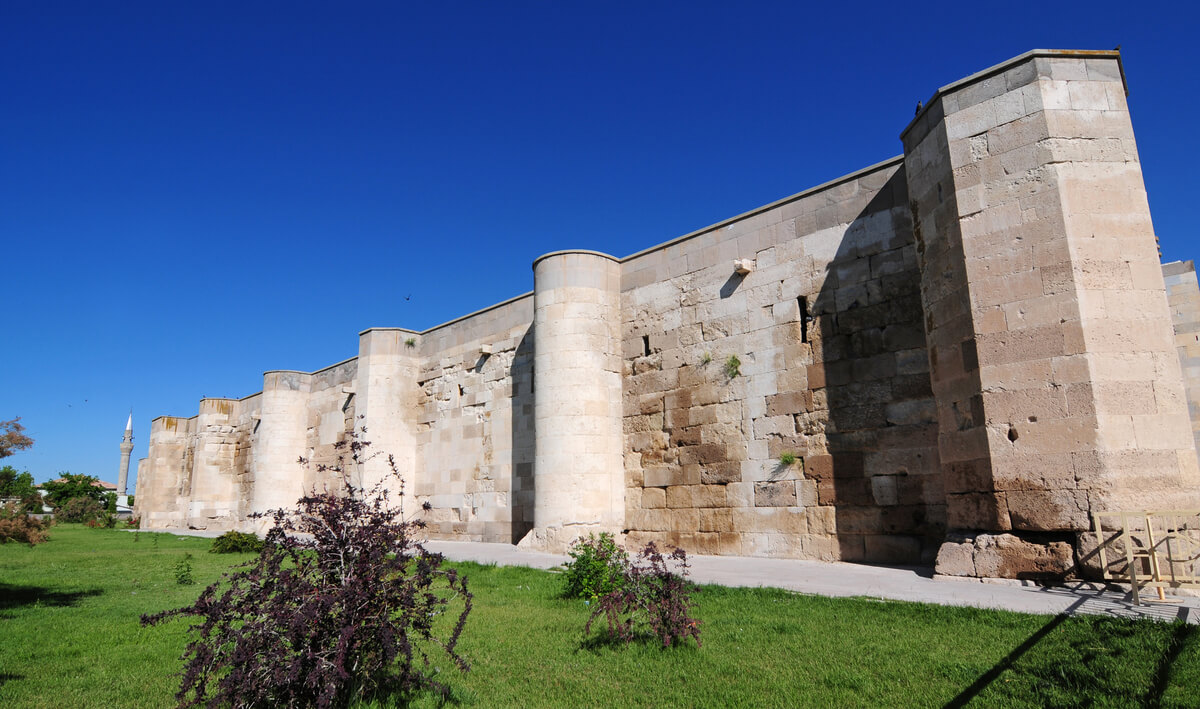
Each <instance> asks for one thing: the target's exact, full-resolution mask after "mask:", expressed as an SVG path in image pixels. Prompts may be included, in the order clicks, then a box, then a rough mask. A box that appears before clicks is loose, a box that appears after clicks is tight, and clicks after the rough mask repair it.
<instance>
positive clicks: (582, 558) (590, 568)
mask: <svg viewBox="0 0 1200 709" xmlns="http://www.w3.org/2000/svg"><path fill="white" fill-rule="evenodd" d="M567 555H568V556H570V557H571V560H570V561H568V562H567V563H566V565H565V568H566V573H564V574H563V597H564V598H583V599H587V600H594V599H596V598H598V597H600V596H603V595H605V594H607V593H612V592H613V591H615V590H617V589H619V588H620V587H621V586H622V584H623V583H624V581H625V567H626V566H627V565H628V563H629V556H628V555H627V554H626V553H625V550H624V549H622V548H621V547H619V546H617V542H616V540H614V539H613V536H612V535H611V534H609V533H608V532H601V533H600V534H598V535H597V534H589V535H587V537H580V538H579V539H576V540H575V541H574V542H572V543H571V547H570V548H569V549H567Z"/></svg>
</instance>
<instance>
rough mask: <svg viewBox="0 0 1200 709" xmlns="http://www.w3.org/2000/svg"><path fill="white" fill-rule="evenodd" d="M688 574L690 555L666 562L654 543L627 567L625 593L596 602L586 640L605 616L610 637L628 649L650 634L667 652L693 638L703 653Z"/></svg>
mask: <svg viewBox="0 0 1200 709" xmlns="http://www.w3.org/2000/svg"><path fill="white" fill-rule="evenodd" d="M672 567H673V568H672ZM687 570H688V563H687V553H686V552H685V551H684V550H682V549H676V550H675V551H673V552H671V553H670V554H669V555H665V556H664V555H663V553H662V552H661V551H659V549H658V547H657V546H656V545H655V544H654V542H650V543H649V544H647V545H646V548H645V549H643V550H642V551H641V552H640V553H639V554H638V556H637V560H636V561H635V562H634V563H632V564H629V565H628V566H627V567H626V569H625V580H624V583H622V585H621V587H620V588H618V589H616V590H613V591H611V592H609V593H607V594H605V595H604V596H602V597H601V598H600V599H599V600H598V601H597V602H596V604H595V606H594V608H593V610H592V615H591V617H589V618H588V622H587V625H585V626H584V630H583V631H584V634H587V633H590V632H591V631H592V623H593V622H595V620H596V619H597V618H599V617H601V616H603V617H604V619H605V620H606V621H607V622H608V632H609V634H610V636H612V637H615V638H617V639H620V640H622V641H624V642H625V643H631V642H633V641H634V640H636V639H637V638H638V637H639V636H640V635H643V634H646V633H649V634H650V635H651V636H653V637H655V638H657V639H658V640H659V641H660V642H662V646H663V647H664V648H666V647H671V646H672V645H675V644H677V643H682V642H684V641H685V640H686V639H687V638H689V637H690V638H692V639H693V640H695V641H696V647H700V621H699V620H696V619H695V618H693V617H692V616H691V594H692V590H693V588H694V586H693V585H692V583H691V582H690V581H688V580H687V578H686V577H687Z"/></svg>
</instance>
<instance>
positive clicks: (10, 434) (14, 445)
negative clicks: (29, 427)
mask: <svg viewBox="0 0 1200 709" xmlns="http://www.w3.org/2000/svg"><path fill="white" fill-rule="evenodd" d="M20 421H21V417H20V416H18V417H16V418H15V419H13V420H11V421H0V458H7V457H8V456H10V455H12V454H13V453H16V452H17V451H22V450H25V449H26V448H28V447H30V446H32V445H33V439H32V438H30V437H29V436H26V435H25V434H24V433H22V431H24V430H25V427H24V426H22V425H21V423H20Z"/></svg>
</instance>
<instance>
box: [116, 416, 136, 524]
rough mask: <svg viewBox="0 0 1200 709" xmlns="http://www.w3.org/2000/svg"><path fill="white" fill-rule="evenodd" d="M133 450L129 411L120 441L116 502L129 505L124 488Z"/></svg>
mask: <svg viewBox="0 0 1200 709" xmlns="http://www.w3.org/2000/svg"><path fill="white" fill-rule="evenodd" d="M132 452H133V412H132V411H130V412H129V421H127V422H126V423H125V439H124V440H122V441H121V471H120V472H119V473H117V504H118V505H120V506H122V507H128V506H129V496H128V495H126V494H125V488H126V486H127V485H128V482H129V454H130V453H132Z"/></svg>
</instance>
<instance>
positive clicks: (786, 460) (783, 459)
mask: <svg viewBox="0 0 1200 709" xmlns="http://www.w3.org/2000/svg"><path fill="white" fill-rule="evenodd" d="M795 462H796V454H795V453H789V452H787V451H784V452H783V453H780V454H779V464H780V465H783V466H788V465H791V464H793V463H795Z"/></svg>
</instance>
